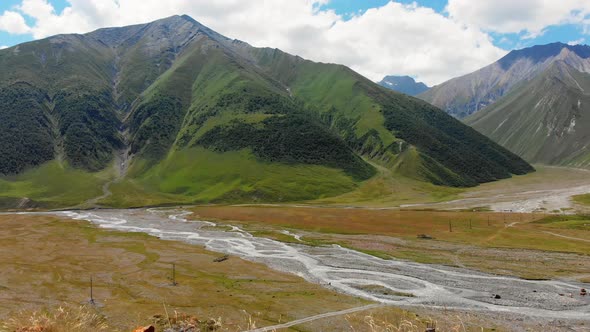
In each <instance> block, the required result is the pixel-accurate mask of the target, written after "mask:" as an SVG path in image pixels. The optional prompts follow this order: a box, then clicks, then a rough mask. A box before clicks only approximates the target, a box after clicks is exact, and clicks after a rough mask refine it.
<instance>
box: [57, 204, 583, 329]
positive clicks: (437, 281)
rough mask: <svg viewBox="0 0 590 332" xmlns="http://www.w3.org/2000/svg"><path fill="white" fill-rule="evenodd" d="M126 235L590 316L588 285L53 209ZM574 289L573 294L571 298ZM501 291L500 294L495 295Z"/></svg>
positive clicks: (416, 296)
mask: <svg viewBox="0 0 590 332" xmlns="http://www.w3.org/2000/svg"><path fill="white" fill-rule="evenodd" d="M53 214H58V215H60V216H66V217H69V218H72V219H76V220H88V221H91V222H93V223H95V224H96V225H98V226H100V227H103V228H108V229H115V230H120V231H127V232H144V233H148V234H151V235H153V236H157V237H159V238H162V239H167V240H178V241H184V242H188V243H191V244H195V245H202V246H205V247H206V248H207V249H209V250H212V251H217V252H221V253H226V254H231V255H236V256H239V257H242V258H245V259H248V260H252V261H257V262H263V263H265V264H267V265H268V266H270V267H272V268H274V269H277V270H281V271H286V272H290V273H293V274H296V275H299V276H302V277H304V278H305V279H307V280H308V281H311V282H315V283H319V284H322V285H324V286H325V287H328V288H331V289H335V290H337V291H340V292H342V293H346V294H350V295H354V296H359V297H363V298H366V299H369V300H373V301H376V302H380V303H384V304H391V305H395V306H402V307H428V308H445V309H458V310H470V311H476V312H477V311H481V312H488V313H489V312H496V313H498V314H507V315H524V316H527V317H534V318H535V319H551V320H554V319H559V320H576V321H579V320H582V321H590V298H588V297H581V296H577V293H578V292H579V291H580V289H581V288H590V285H588V284H584V283H578V282H571V281H567V282H566V281H559V280H546V281H539V280H524V279H517V278H511V277H503V276H496V275H490V274H484V273H479V272H476V271H473V270H468V269H460V268H452V267H447V266H441V265H429V264H419V263H414V262H409V261H401V260H383V259H380V258H377V257H373V256H369V255H366V254H363V253H360V252H357V251H353V250H349V249H345V248H342V247H340V246H325V247H312V246H306V245H300V244H288V243H282V242H277V241H274V240H271V239H266V238H258V237H254V236H252V235H251V234H249V233H247V232H245V231H244V230H242V229H240V228H238V227H235V226H233V227H232V229H231V231H224V230H222V229H219V228H218V229H216V228H215V227H212V226H215V224H213V223H211V222H208V221H189V220H187V219H186V218H185V217H186V216H187V215H189V214H190V212H187V211H183V210H159V209H137V210H94V211H64V212H53ZM570 294H572V295H571V296H570ZM496 295H499V296H496Z"/></svg>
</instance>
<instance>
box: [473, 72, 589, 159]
mask: <svg viewBox="0 0 590 332" xmlns="http://www.w3.org/2000/svg"><path fill="white" fill-rule="evenodd" d="M577 68H579V67H577ZM577 68H576V67H574V66H572V65H571V64H569V63H568V62H566V61H554V62H553V63H552V64H551V65H550V66H549V67H547V68H546V69H545V70H544V71H543V72H541V73H540V74H538V75H537V76H535V77H534V78H533V79H531V80H530V81H525V82H522V83H521V84H519V85H518V86H517V87H516V88H515V89H513V91H511V92H510V93H509V94H507V95H506V96H504V97H502V98H500V99H499V100H498V101H496V102H495V103H494V104H492V105H491V106H488V107H486V108H484V109H483V110H481V111H480V112H477V113H475V114H473V115H472V116H470V117H467V118H466V119H465V122H466V123H468V124H470V125H472V126H473V127H474V128H475V129H477V130H478V131H480V132H481V133H483V134H485V135H487V136H488V137H490V138H492V139H494V140H495V141H496V142H498V143H500V144H501V145H503V146H504V147H506V148H508V149H510V150H511V151H513V152H514V153H516V154H518V155H520V156H521V157H523V158H525V159H526V160H528V161H530V162H533V163H542V164H549V165H562V166H573V167H578V168H588V167H590V148H589V147H590V74H589V73H586V72H581V71H580V70H578V69H577Z"/></svg>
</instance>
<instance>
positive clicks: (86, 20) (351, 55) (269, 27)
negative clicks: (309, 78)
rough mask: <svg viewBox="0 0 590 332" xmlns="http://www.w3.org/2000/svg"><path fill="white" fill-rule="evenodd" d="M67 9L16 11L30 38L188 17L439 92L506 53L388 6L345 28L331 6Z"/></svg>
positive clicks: (449, 21)
mask: <svg viewBox="0 0 590 332" xmlns="http://www.w3.org/2000/svg"><path fill="white" fill-rule="evenodd" d="M68 1H69V6H68V7H66V8H65V9H64V10H63V11H62V12H59V13H57V12H55V10H54V8H53V7H52V6H51V4H50V3H49V2H48V1H47V0H22V1H21V4H20V5H19V6H17V7H16V8H17V9H16V10H18V11H19V12H20V14H22V15H26V16H28V17H30V18H32V19H33V21H34V22H35V23H34V25H33V26H31V27H30V30H29V31H30V33H32V34H33V36H34V37H35V38H43V37H46V36H49V35H54V34H58V33H83V32H89V31H91V30H94V29H96V28H100V27H106V26H122V25H129V24H136V23H143V22H149V21H152V20H156V19H158V18H162V17H166V16H170V15H174V14H188V15H190V16H192V17H193V18H195V19H196V20H197V21H199V22H201V23H203V24H204V25H207V26H209V27H210V28H212V29H214V30H216V31H218V32H220V33H222V34H224V35H226V36H228V37H231V38H237V39H241V40H244V41H246V42H249V43H251V44H253V45H255V46H269V47H277V48H280V49H282V50H284V51H286V52H289V53H293V54H297V55H301V56H303V57H305V58H308V59H311V60H315V61H324V62H334V63H342V64H345V65H348V66H350V67H352V68H353V69H355V70H357V71H359V72H360V73H361V74H363V75H365V76H367V77H369V78H371V79H373V80H379V79H381V78H382V77H383V76H384V75H386V74H408V75H411V76H414V77H416V78H417V79H418V80H421V81H424V82H426V83H427V84H437V83H441V82H442V81H444V80H447V79H449V78H452V77H454V76H457V75H461V74H466V73H468V72H471V71H473V70H476V69H479V68H480V67H482V66H485V65H487V64H489V63H491V62H493V61H495V60H497V59H498V58H499V57H501V56H502V55H504V54H505V53H506V52H505V51H504V50H501V49H499V48H497V47H495V46H493V44H492V42H491V40H490V37H489V36H488V35H487V34H486V33H483V32H481V31H480V30H479V29H478V28H477V27H474V26H466V25H465V24H463V23H460V22H459V21H457V20H456V19H454V18H449V17H445V16H444V15H441V14H439V13H436V12H435V11H434V10H432V9H430V8H425V7H419V6H417V5H416V4H413V5H402V4H400V3H397V2H389V3H388V4H386V5H385V6H383V7H380V8H375V9H370V10H368V11H366V12H365V13H362V14H361V13H357V14H355V15H353V16H352V18H350V19H348V20H345V19H344V18H342V17H341V16H339V15H337V14H336V13H335V12H333V11H331V10H320V9H319V8H320V5H321V4H325V3H327V2H328V0H290V1H262V0H250V1H245V0H216V1H210V0H168V1H161V0H68ZM512 1H513V2H518V1H520V0H518V1H515V0H512ZM20 14H19V15H20ZM21 18H22V16H21ZM23 21H24V20H23Z"/></svg>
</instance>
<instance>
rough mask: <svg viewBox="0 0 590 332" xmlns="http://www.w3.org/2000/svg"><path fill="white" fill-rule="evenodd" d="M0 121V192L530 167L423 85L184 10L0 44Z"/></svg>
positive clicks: (125, 192) (226, 197)
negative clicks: (292, 49) (403, 90)
mask: <svg viewBox="0 0 590 332" xmlns="http://www.w3.org/2000/svg"><path fill="white" fill-rule="evenodd" d="M0 135H1V137H0V138H1V139H0V142H1V143H0V151H1V153H2V156H3V158H2V160H0V173H1V174H4V175H3V176H2V177H0V196H1V197H4V201H5V202H15V201H19V199H21V198H23V197H26V198H27V199H30V200H32V201H33V203H34V204H36V206H64V205H67V204H71V205H77V204H80V203H82V202H86V203H85V204H86V205H91V206H92V205H96V204H102V205H108V206H140V205H156V204H167V203H169V204H178V203H193V202H228V201H240V202H242V201H254V202H255V201H295V200H308V199H315V198H321V197H328V196H334V195H339V194H342V193H345V192H349V191H351V190H354V189H355V188H357V187H358V186H359V185H360V183H361V182H362V181H364V180H366V179H369V178H371V177H373V176H374V175H375V174H376V172H377V170H376V168H379V169H386V170H387V171H388V172H391V173H392V174H395V176H400V177H409V178H412V179H416V180H419V181H426V182H430V183H434V184H437V185H445V186H459V187H460V186H473V185H476V184H478V183H482V182H487V181H493V180H497V179H502V178H506V177H509V176H511V174H523V173H526V172H530V171H532V167H531V166H530V165H528V164H527V163H526V162H524V161H523V160H522V159H520V158H518V157H517V156H515V155H514V154H512V153H510V152H508V151H507V150H506V149H504V148H502V147H500V146H499V145H497V144H495V143H494V142H492V141H491V140H490V139H488V138H486V137H485V136H483V135H481V134H479V133H478V132H476V131H475V130H473V129H471V128H469V127H468V126H465V125H463V124H462V123H460V122H459V121H457V120H455V119H453V118H452V117H450V116H448V115H447V114H445V113H444V112H442V111H440V110H439V109H437V108H435V107H433V106H431V105H429V104H427V103H425V102H423V101H421V100H418V99H415V98H412V97H409V96H406V95H402V94H398V93H395V92H393V91H389V90H387V89H384V88H382V87H380V86H379V85H377V84H375V83H373V82H371V81H369V80H368V79H366V78H364V77H362V76H361V75H359V74H357V73H355V72H354V71H352V70H351V69H349V68H347V67H345V66H342V65H335V64H323V63H315V62H312V61H307V60H304V59H302V58H300V57H297V56H292V55H289V54H287V53H284V52H282V51H280V50H278V49H271V48H255V47H252V46H250V45H248V44H247V43H245V42H242V41H238V40H232V39H229V38H226V37H224V36H222V35H220V34H218V33H216V32H215V31H212V30H211V29H209V28H207V27H205V26H203V25H201V24H199V23H198V22H196V21H195V20H193V19H192V18H190V17H188V16H173V17H170V18H166V19H162V20H158V21H155V22H152V23H149V24H142V25H135V26H129V27H122V28H108V29H100V30H97V31H95V32H92V33H88V34H84V35H78V34H73V35H59V36H54V37H50V38H47V39H43V40H39V41H34V42H29V43H25V44H21V45H18V46H15V47H12V48H8V49H4V50H0ZM27 201H28V200H27ZM7 204H8V203H7ZM0 205H2V200H0Z"/></svg>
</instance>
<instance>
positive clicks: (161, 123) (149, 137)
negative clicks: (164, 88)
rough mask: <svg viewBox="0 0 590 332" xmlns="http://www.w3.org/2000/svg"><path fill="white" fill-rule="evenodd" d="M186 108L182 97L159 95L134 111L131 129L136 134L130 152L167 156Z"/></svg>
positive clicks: (155, 157)
mask: <svg viewBox="0 0 590 332" xmlns="http://www.w3.org/2000/svg"><path fill="white" fill-rule="evenodd" d="M183 116H184V111H183V108H182V104H181V102H180V101H179V100H177V99H175V98H172V97H167V96H163V95H157V96H155V97H153V98H152V99H151V101H148V102H147V103H145V104H143V105H141V106H139V107H138V108H137V109H136V110H135V111H134V113H133V115H132V117H131V119H130V123H129V130H130V132H131V133H132V134H133V143H132V145H131V152H132V153H138V152H141V153H142V154H143V156H144V157H146V158H149V159H157V158H160V157H162V156H164V155H165V154H166V153H167V152H168V150H169V149H170V147H171V146H172V144H173V143H174V139H175V138H176V135H177V133H178V131H179V129H180V125H181V123H182V118H183Z"/></svg>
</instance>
